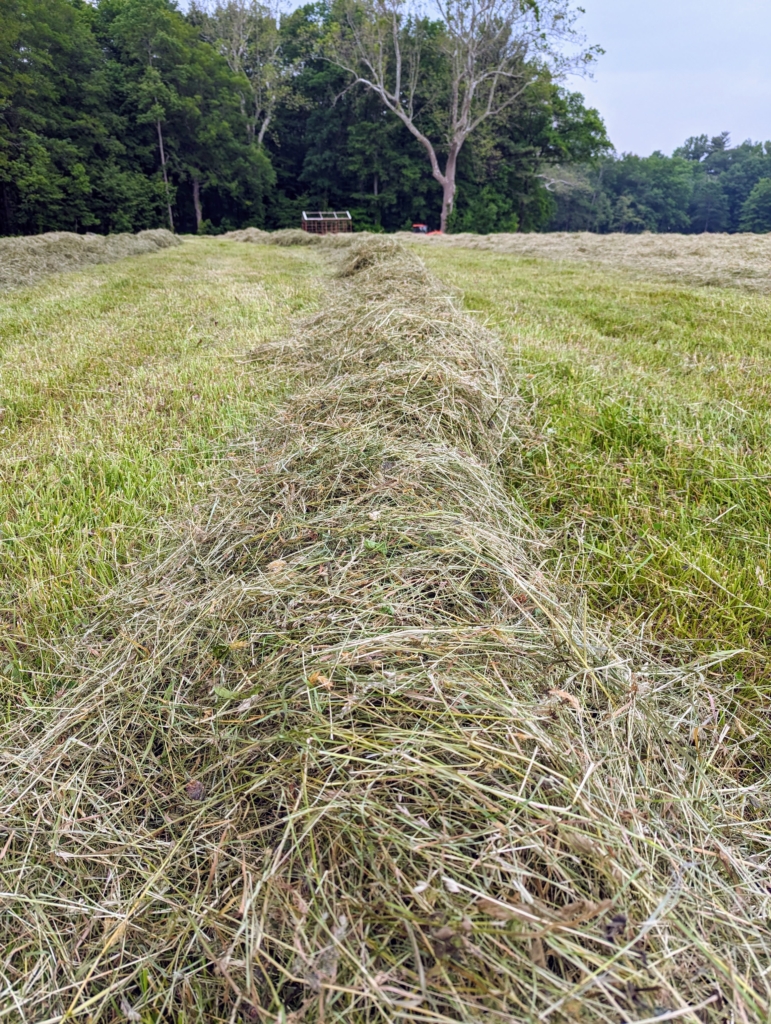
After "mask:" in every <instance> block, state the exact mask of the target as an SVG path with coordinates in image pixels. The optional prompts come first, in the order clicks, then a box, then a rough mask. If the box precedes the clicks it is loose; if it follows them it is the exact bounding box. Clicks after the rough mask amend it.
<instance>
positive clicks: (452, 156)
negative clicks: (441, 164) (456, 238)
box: [439, 146, 458, 234]
mask: <svg viewBox="0 0 771 1024" xmlns="http://www.w3.org/2000/svg"><path fill="white" fill-rule="evenodd" d="M457 166H458V150H457V149H455V147H454V146H453V147H452V148H451V149H450V153H449V156H448V157H447V165H446V167H445V169H444V175H443V177H442V182H441V184H442V219H441V221H440V223H439V230H440V231H441V232H442V234H445V233H446V231H447V220H448V218H449V216H450V214H451V213H452V204H453V203H454V201H455V172H456V170H457Z"/></svg>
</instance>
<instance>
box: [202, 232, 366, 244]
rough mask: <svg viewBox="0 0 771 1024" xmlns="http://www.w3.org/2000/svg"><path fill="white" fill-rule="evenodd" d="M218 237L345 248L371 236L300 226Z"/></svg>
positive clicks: (230, 233)
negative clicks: (317, 231)
mask: <svg viewBox="0 0 771 1024" xmlns="http://www.w3.org/2000/svg"><path fill="white" fill-rule="evenodd" d="M219 237H220V238H224V239H227V240H228V241H230V242H249V243H251V244H252V245H325V246H332V247H337V248H347V247H348V246H350V245H354V244H356V243H358V242H360V241H362V239H364V238H372V237H374V236H372V235H371V234H370V233H369V232H367V231H361V232H359V233H358V234H353V232H350V233H349V232H342V233H340V234H336V233H330V234H327V235H317V234H314V232H312V231H303V230H302V228H281V229H280V230H278V231H263V230H262V229H261V228H243V229H242V230H241V231H226V232H225V234H223V235H220V236H219Z"/></svg>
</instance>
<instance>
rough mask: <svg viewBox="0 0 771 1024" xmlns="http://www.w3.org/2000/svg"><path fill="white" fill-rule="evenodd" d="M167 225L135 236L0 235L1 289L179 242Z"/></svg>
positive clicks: (27, 283)
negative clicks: (15, 236) (20, 236)
mask: <svg viewBox="0 0 771 1024" xmlns="http://www.w3.org/2000/svg"><path fill="white" fill-rule="evenodd" d="M179 244H180V240H179V238H178V237H177V236H176V235H173V234H172V233H171V232H170V231H166V230H165V229H164V228H157V229H156V230H153V231H140V232H139V233H138V234H136V235H130V234H120V235H106V236H105V235H93V234H85V235H76V234H75V233H74V232H72V231H49V232H47V233H46V234H43V235H30V236H29V237H25V238H0V291H1V290H3V289H5V288H19V287H24V286H26V285H30V284H34V283H35V281H39V280H41V279H42V278H45V277H50V276H51V275H52V274H61V273H67V272H68V271H71V270H77V269H78V268H79V267H85V266H89V265H90V264H93V263H115V261H116V260H122V259H126V257H128V256H140V255H143V254H145V253H151V252H157V251H158V250H159V249H168V248H171V247H173V246H176V245H179Z"/></svg>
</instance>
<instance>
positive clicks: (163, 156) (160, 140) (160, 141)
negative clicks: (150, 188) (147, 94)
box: [155, 121, 174, 231]
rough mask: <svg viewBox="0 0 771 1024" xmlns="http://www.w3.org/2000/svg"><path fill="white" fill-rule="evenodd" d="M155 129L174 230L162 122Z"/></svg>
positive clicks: (170, 224) (172, 223) (170, 221)
mask: <svg viewBox="0 0 771 1024" xmlns="http://www.w3.org/2000/svg"><path fill="white" fill-rule="evenodd" d="M155 127H156V128H157V129H158V148H159V150H160V152H161V168H162V169H163V181H164V184H165V185H166V209H167V210H168V211H169V227H170V228H171V230H172V231H173V230H174V217H173V216H172V213H171V193H170V192H169V176H168V174H167V173H166V154H165V152H164V149H163V132H162V131H161V122H160V121H156V122H155Z"/></svg>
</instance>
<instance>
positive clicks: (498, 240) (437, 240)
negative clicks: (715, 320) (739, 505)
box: [400, 231, 771, 292]
mask: <svg viewBox="0 0 771 1024" xmlns="http://www.w3.org/2000/svg"><path fill="white" fill-rule="evenodd" d="M400 237H403V238H406V239H410V240H414V241H417V242H419V243H422V244H425V245H443V246H451V247H452V246H460V247H462V248H467V249H482V250H484V251H485V252H497V253H507V254H511V255H512V256H524V257H531V258H532V257H535V258H538V259H549V260H567V261H569V262H581V263H589V264H592V263H598V264H600V265H601V266H612V267H617V268H620V269H623V270H625V271H627V272H629V273H632V274H635V275H636V276H639V277H644V278H648V279H649V278H651V277H660V278H664V279H667V280H675V281H681V282H682V283H683V284H694V285H715V286H718V287H728V286H733V287H739V288H746V289H748V290H750V291H759V292H771V235H750V234H738V235H715V234H703V235H675V234H666V235H654V234H649V233H645V234H642V235H626V234H612V235H596V234H591V233H589V232H586V231H573V232H547V233H546V234H516V235H509V234H499V235H470V234H458V235H445V236H443V237H440V236H438V235H434V236H431V237H430V238H426V237H423V238H421V237H420V236H419V235H400Z"/></svg>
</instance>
